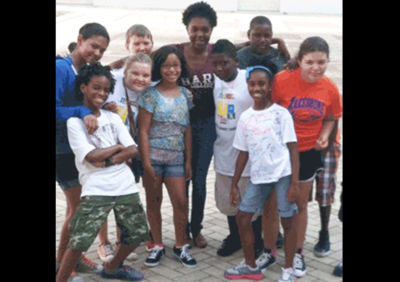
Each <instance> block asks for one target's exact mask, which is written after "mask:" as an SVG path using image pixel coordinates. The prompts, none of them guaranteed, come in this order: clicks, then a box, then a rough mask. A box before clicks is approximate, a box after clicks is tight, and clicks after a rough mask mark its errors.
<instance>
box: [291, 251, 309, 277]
mask: <svg viewBox="0 0 400 282" xmlns="http://www.w3.org/2000/svg"><path fill="white" fill-rule="evenodd" d="M293 269H294V275H296V276H297V277H303V276H304V275H306V272H307V266H306V262H305V261H304V256H303V255H302V254H297V253H296V254H295V255H294V258H293Z"/></svg>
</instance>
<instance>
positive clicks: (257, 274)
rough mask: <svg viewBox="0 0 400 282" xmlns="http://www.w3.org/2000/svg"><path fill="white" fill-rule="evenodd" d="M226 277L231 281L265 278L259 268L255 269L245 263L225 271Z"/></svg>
mask: <svg viewBox="0 0 400 282" xmlns="http://www.w3.org/2000/svg"><path fill="white" fill-rule="evenodd" d="M224 276H225V278H227V279H230V280H239V279H250V280H261V279H262V278H263V274H262V272H261V270H260V269H259V268H258V267H257V266H256V268H255V269H254V268H252V267H250V266H248V265H247V264H245V263H241V264H239V265H238V266H235V267H233V268H230V269H227V270H225V273H224Z"/></svg>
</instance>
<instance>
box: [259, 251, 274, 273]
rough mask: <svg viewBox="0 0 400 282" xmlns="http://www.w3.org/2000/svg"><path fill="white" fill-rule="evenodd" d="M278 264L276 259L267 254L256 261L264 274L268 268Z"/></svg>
mask: <svg viewBox="0 0 400 282" xmlns="http://www.w3.org/2000/svg"><path fill="white" fill-rule="evenodd" d="M275 262H276V258H275V257H274V256H272V255H271V254H269V253H267V252H263V253H262V254H261V255H260V256H259V257H258V259H256V265H257V267H258V268H259V269H260V270H261V272H262V273H264V272H265V271H266V270H267V268H268V267H269V266H271V265H273V264H274V263H275Z"/></svg>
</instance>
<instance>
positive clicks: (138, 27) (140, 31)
mask: <svg viewBox="0 0 400 282" xmlns="http://www.w3.org/2000/svg"><path fill="white" fill-rule="evenodd" d="M132 35H138V36H143V37H145V36H148V37H150V40H151V43H153V35H152V34H151V32H150V30H149V29H148V28H147V27H146V26H144V25H142V24H134V25H133V26H131V27H130V28H129V29H128V30H127V31H126V34H125V36H126V43H128V42H129V39H130V38H131V37H132Z"/></svg>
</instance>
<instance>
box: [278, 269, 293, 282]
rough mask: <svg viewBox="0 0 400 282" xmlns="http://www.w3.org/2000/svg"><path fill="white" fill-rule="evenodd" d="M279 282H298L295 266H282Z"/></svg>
mask: <svg viewBox="0 0 400 282" xmlns="http://www.w3.org/2000/svg"><path fill="white" fill-rule="evenodd" d="M278 282H297V279H296V275H294V271H293V268H291V267H289V268H282V276H281V278H280V279H279V281H278Z"/></svg>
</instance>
